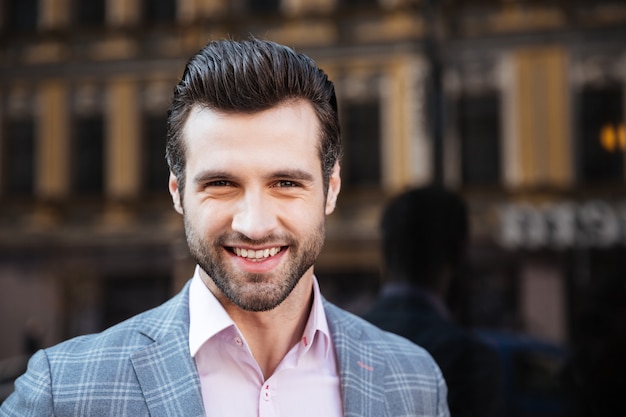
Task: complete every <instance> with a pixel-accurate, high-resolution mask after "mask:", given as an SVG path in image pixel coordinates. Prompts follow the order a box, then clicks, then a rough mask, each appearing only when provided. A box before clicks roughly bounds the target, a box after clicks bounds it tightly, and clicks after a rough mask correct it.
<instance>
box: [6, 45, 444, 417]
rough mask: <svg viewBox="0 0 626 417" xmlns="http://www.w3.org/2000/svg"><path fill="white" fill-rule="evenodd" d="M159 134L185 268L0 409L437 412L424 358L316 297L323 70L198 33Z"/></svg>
mask: <svg viewBox="0 0 626 417" xmlns="http://www.w3.org/2000/svg"><path fill="white" fill-rule="evenodd" d="M168 129H169V131H168V145H167V159H168V163H169V167H170V170H171V174H170V180H169V190H170V193H171V196H172V199H173V202H174V208H175V210H176V211H177V212H179V213H180V214H181V215H182V216H183V220H184V225H185V234H186V237H187V243H188V246H189V249H190V252H191V254H192V256H193V258H194V259H195V261H196V262H197V267H196V270H195V274H194V276H193V277H192V278H191V280H190V281H189V282H188V283H187V285H185V287H184V288H183V290H182V291H181V292H180V293H179V294H178V295H176V296H175V297H174V298H172V299H171V300H169V301H168V302H166V303H165V304H163V305H161V306H159V307H157V308H155V309H153V310H150V311H148V312H145V313H143V314H140V315H138V316H135V317H133V318H131V319H129V320H127V321H125V322H123V323H121V324H118V325H116V326H114V327H112V328H110V329H108V330H105V331H104V332H102V333H100V334H94V335H88V336H82V337H78V338H75V339H72V340H69V341H66V342H64V343H61V344H59V345H57V346H53V347H51V348H48V349H45V350H39V351H38V352H37V353H35V355H34V356H33V357H32V359H31V361H30V363H29V367H28V370H27V372H26V373H25V374H24V375H23V376H22V377H20V378H19V379H18V380H17V381H16V384H15V392H14V393H13V394H12V395H11V396H10V397H9V398H8V399H7V400H6V401H5V402H4V403H3V405H2V406H1V407H0V416H2V417H8V416H21V417H24V416H52V415H55V416H100V417H102V416H116V417H119V416H132V417H139V416H148V415H150V416H188V417H191V416H195V417H197V416H229V417H237V416H241V417H244V416H245V417H249V416H258V415H284V416H299V417H306V416H311V417H312V416H315V417H318V416H324V417H332V416H344V415H345V416H371V417H380V416H387V417H398V416H416V417H417V416H420V417H446V416H449V411H448V406H447V404H446V386H445V382H444V380H443V377H442V375H441V372H440V370H439V368H438V367H437V365H436V363H435V362H434V361H433V359H432V358H431V356H430V355H428V353H427V352H425V351H424V350H423V349H422V348H420V347H418V346H416V345H414V344H413V343H411V342H409V341H408V340H406V339H403V338H400V337H398V336H396V335H393V334H390V333H387V332H383V331H381V330H380V329H378V328H376V327H374V326H372V325H371V324H369V323H367V322H366V321H364V320H362V319H360V318H358V317H356V316H353V315H351V314H349V313H348V312H345V311H343V310H341V309H339V308H338V307H336V306H334V305H331V304H330V303H328V302H327V301H326V300H324V298H323V297H322V296H321V294H320V291H319V286H318V283H317V279H316V278H315V275H314V273H313V265H314V263H315V261H316V259H317V257H318V255H319V254H320V251H321V249H322V246H323V243H324V239H325V217H326V216H327V215H330V214H331V213H332V212H333V211H334V209H335V203H336V200H337V196H338V194H339V190H340V186H341V179H340V176H339V172H340V167H339V157H340V154H341V145H340V135H339V120H338V115H337V103H336V98H335V91H334V86H333V84H332V82H331V81H330V80H328V78H327V76H326V74H325V73H324V72H323V71H322V70H321V69H319V68H318V67H317V65H316V64H315V63H314V62H313V61H312V60H311V59H310V58H308V57H307V56H305V55H302V54H296V53H295V52H294V51H293V50H292V49H290V48H288V47H285V46H282V45H278V44H275V43H273V42H268V41H261V40H257V39H251V40H248V41H243V42H236V41H231V40H224V41H213V42H210V43H209V44H208V45H207V46H205V47H204V48H203V49H201V50H200V51H199V52H198V53H197V54H196V55H195V56H193V57H192V58H191V59H190V61H189V62H188V64H187V66H186V68H185V71H184V73H183V76H182V79H181V81H180V82H179V84H178V86H177V87H176V88H175V91H174V98H173V101H172V105H171V107H170V110H169V113H168Z"/></svg>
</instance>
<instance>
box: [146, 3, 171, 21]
mask: <svg viewBox="0 0 626 417" xmlns="http://www.w3.org/2000/svg"><path fill="white" fill-rule="evenodd" d="M142 14H143V21H144V22H146V23H169V22H174V21H176V0H144V2H143V9H142Z"/></svg>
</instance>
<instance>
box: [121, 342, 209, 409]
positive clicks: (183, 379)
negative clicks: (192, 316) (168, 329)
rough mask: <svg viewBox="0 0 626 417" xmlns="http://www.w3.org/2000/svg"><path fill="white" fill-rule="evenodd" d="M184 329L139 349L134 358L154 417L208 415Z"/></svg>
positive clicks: (132, 359) (134, 363) (135, 366)
mask: <svg viewBox="0 0 626 417" xmlns="http://www.w3.org/2000/svg"><path fill="white" fill-rule="evenodd" d="M187 341H188V335H186V334H183V333H182V332H180V333H179V334H172V335H171V337H168V338H167V339H164V340H161V341H157V342H155V343H153V344H152V345H150V346H149V347H147V348H146V349H143V350H140V351H138V352H135V353H134V354H133V355H132V356H131V361H132V363H133V366H134V368H135V372H136V373H137V378H138V379H139V384H140V385H141V389H142V391H143V394H144V397H145V399H146V404H147V405H148V409H149V410H150V415H151V416H152V417H170V416H175V415H184V416H187V417H204V405H203V403H202V393H201V390H200V380H199V378H198V373H197V371H196V368H195V364H194V362H193V359H192V358H191V355H190V354H189V347H188V342H187Z"/></svg>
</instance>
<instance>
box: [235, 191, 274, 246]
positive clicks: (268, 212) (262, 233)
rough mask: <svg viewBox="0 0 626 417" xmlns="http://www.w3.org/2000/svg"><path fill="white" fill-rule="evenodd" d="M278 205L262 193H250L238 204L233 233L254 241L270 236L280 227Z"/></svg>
mask: <svg viewBox="0 0 626 417" xmlns="http://www.w3.org/2000/svg"><path fill="white" fill-rule="evenodd" d="M276 208H277V207H276V204H275V202H274V201H273V200H272V198H271V197H269V196H267V195H264V194H263V192H261V191H248V192H246V193H245V194H244V195H243V196H242V197H241V199H240V200H239V201H238V202H237V208H236V211H235V214H234V216H233V222H232V228H233V231H235V232H239V233H242V234H243V235H245V236H247V237H248V238H250V239H253V240H260V239H263V238H264V237H267V236H268V235H270V234H271V233H272V232H273V231H274V229H276V227H277V225H278V220H277V213H276Z"/></svg>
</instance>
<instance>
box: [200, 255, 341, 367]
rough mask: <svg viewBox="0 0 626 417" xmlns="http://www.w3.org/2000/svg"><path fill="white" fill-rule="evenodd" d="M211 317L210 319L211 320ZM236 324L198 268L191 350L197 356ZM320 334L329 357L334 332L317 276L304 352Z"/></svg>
mask: <svg viewBox="0 0 626 417" xmlns="http://www.w3.org/2000/svg"><path fill="white" fill-rule="evenodd" d="M208 317H210V318H211V319H210V320H207V318H208ZM236 327H237V326H236V324H235V322H234V321H233V320H232V319H231V318H230V316H229V315H228V313H227V312H226V310H225V309H224V307H223V306H222V305H221V304H220V302H219V301H218V300H217V298H215V295H213V293H212V292H211V291H210V290H209V289H208V288H207V286H206V285H205V284H204V282H203V281H202V278H201V277H200V267H199V266H196V269H195V272H194V275H193V278H192V279H191V285H190V288H189V351H190V353H191V356H192V357H195V356H196V354H197V353H198V350H199V349H200V347H201V346H202V345H203V344H204V343H205V342H206V341H207V340H209V339H211V338H212V337H214V336H215V335H217V334H218V333H220V332H222V331H224V330H225V329H227V328H235V329H236ZM318 333H319V335H320V337H321V340H320V342H322V343H323V345H324V352H325V355H328V354H329V352H330V348H331V346H332V339H331V337H330V329H329V327H328V321H327V319H326V313H325V311H324V305H323V303H322V294H321V292H320V289H319V284H318V282H317V278H316V277H315V276H314V277H313V305H312V307H311V312H310V313H309V318H308V320H307V324H306V326H305V328H304V332H303V334H302V346H303V347H304V350H305V351H307V350H309V349H310V347H311V345H312V344H313V343H314V342H316V343H319V342H317V341H316V339H315V338H316V335H317V334H318Z"/></svg>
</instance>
